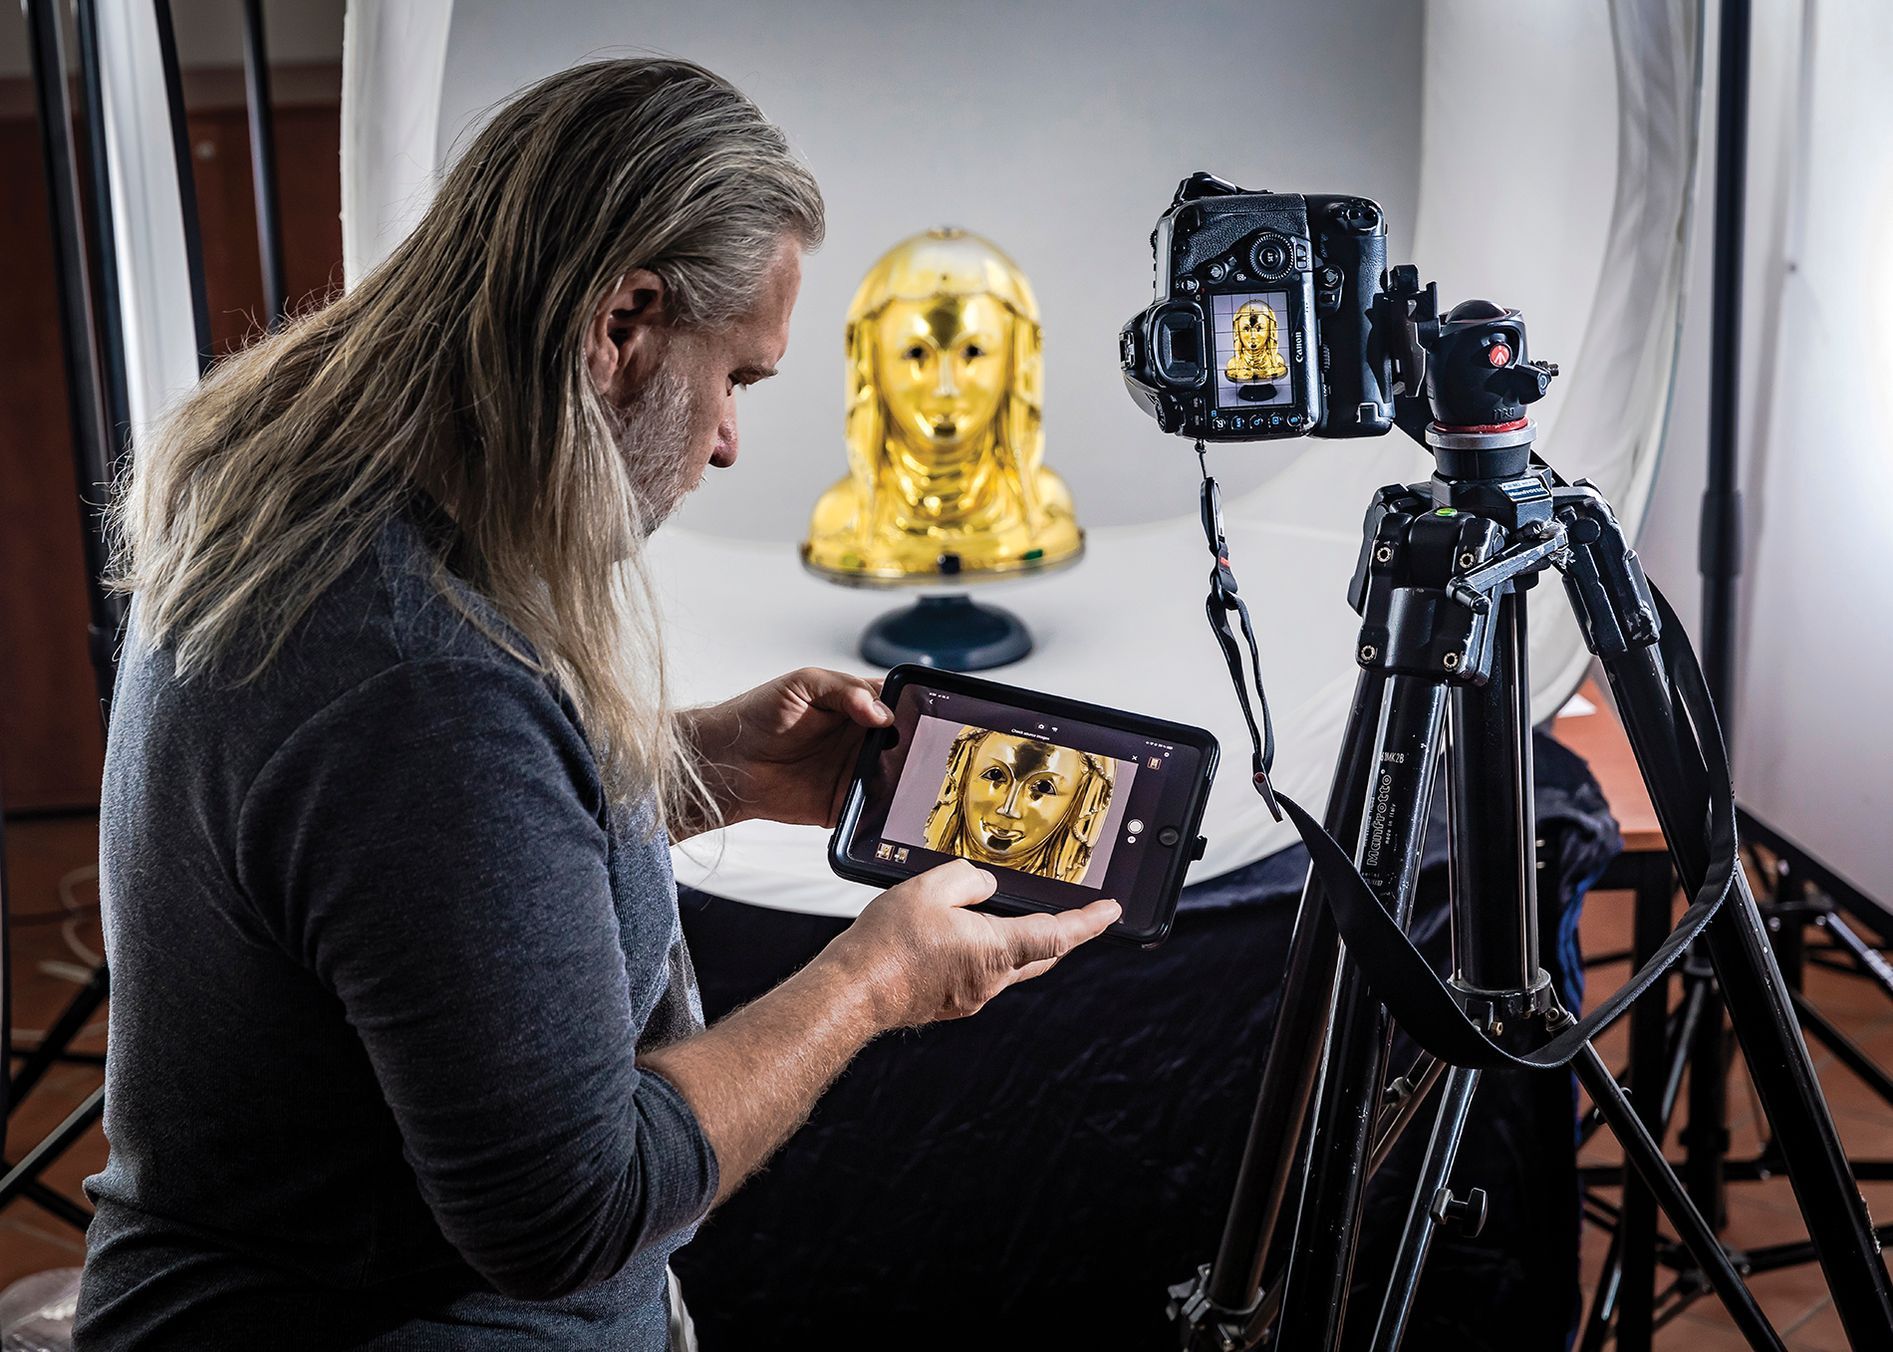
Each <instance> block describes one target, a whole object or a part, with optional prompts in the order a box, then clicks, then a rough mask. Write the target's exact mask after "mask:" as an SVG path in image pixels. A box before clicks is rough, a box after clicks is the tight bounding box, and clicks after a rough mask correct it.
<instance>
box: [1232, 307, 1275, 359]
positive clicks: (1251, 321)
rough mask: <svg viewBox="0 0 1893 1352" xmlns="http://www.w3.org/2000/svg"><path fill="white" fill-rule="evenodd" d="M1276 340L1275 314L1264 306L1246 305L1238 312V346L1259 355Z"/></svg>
mask: <svg viewBox="0 0 1893 1352" xmlns="http://www.w3.org/2000/svg"><path fill="white" fill-rule="evenodd" d="M1274 338H1275V312H1274V311H1272V310H1270V309H1269V308H1268V307H1267V306H1263V305H1245V306H1243V307H1242V308H1241V309H1240V310H1238V311H1236V345H1237V346H1238V347H1240V348H1241V349H1242V350H1243V351H1244V352H1250V353H1259V352H1260V351H1261V350H1262V349H1263V348H1264V347H1266V346H1268V345H1269V344H1270V343H1271V342H1273V341H1274Z"/></svg>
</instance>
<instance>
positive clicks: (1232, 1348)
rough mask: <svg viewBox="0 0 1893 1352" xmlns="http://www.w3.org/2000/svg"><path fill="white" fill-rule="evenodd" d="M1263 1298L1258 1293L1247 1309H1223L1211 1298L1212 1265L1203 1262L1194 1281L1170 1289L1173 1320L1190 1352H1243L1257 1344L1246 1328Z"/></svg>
mask: <svg viewBox="0 0 1893 1352" xmlns="http://www.w3.org/2000/svg"><path fill="white" fill-rule="evenodd" d="M1263 1298H1264V1297H1263V1295H1262V1294H1261V1293H1258V1294H1257V1296H1256V1298H1255V1305H1253V1306H1251V1307H1250V1308H1249V1309H1247V1310H1230V1309H1225V1308H1223V1307H1222V1306H1220V1305H1218V1304H1217V1303H1216V1302H1215V1301H1213V1300H1211V1299H1210V1295H1209V1264H1208V1263H1204V1264H1203V1265H1202V1266H1201V1267H1199V1268H1197V1269H1196V1276H1195V1277H1194V1278H1193V1279H1191V1280H1190V1281H1187V1282H1179V1283H1178V1284H1177V1285H1175V1286H1173V1287H1171V1288H1170V1307H1169V1315H1170V1321H1171V1322H1172V1323H1173V1324H1175V1325H1177V1327H1178V1328H1179V1330H1181V1333H1182V1344H1181V1345H1182V1346H1183V1347H1184V1348H1185V1349H1187V1350H1188V1352H1242V1349H1244V1348H1247V1347H1251V1346H1253V1345H1254V1340H1253V1339H1251V1338H1250V1337H1249V1336H1248V1334H1247V1329H1248V1327H1249V1325H1250V1324H1251V1323H1253V1322H1254V1319H1255V1314H1256V1310H1257V1308H1258V1307H1260V1305H1261V1304H1262V1301H1263Z"/></svg>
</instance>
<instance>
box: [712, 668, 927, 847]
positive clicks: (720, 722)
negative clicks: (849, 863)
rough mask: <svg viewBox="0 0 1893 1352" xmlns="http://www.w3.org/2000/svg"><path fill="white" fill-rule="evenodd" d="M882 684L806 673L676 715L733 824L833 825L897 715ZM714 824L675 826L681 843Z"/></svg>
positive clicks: (826, 673) (728, 821) (832, 673)
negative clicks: (867, 741) (864, 750)
mask: <svg viewBox="0 0 1893 1352" xmlns="http://www.w3.org/2000/svg"><path fill="white" fill-rule="evenodd" d="M880 694H881V683H880V681H878V680H869V679H867V678H865V677H860V676H848V675H844V674H843V673H841V672H839V671H824V670H822V669H820V668H817V667H805V668H803V669H802V670H801V671H792V672H790V673H789V674H788V675H786V676H778V677H777V678H776V679H775V680H773V681H770V682H769V683H768V684H767V685H759V686H757V687H756V688H755V689H754V690H750V691H747V692H745V693H744V694H741V695H738V696H736V698H734V699H730V700H725V701H724V702H723V703H721V704H713V705H710V706H709V707H708V708H703V709H687V710H684V711H682V712H680V713H679V714H678V715H677V721H678V729H679V731H680V732H682V734H683V736H684V738H685V740H686V741H687V742H688V743H689V744H690V745H691V747H692V748H693V749H694V750H695V752H696V755H697V757H698V763H699V766H700V768H701V770H702V772H703V777H704V781H705V782H706V783H707V784H708V785H709V786H710V791H711V793H712V794H714V795H715V797H716V801H717V806H718V808H719V809H720V810H721V812H722V815H723V823H724V824H725V825H729V824H732V823H735V822H739V821H746V820H748V819H750V818H754V817H762V818H766V819H768V820H770V821H778V822H790V823H793V824H795V825H798V826H833V825H834V824H835V818H836V817H837V815H838V814H839V813H840V811H841V800H842V797H843V795H844V794H845V793H846V791H847V788H848V781H849V779H850V777H851V776H852V775H853V773H854V764H855V757H856V755H857V754H858V753H859V751H860V749H861V739H862V737H863V736H864V735H865V731H866V729H868V728H881V727H886V726H887V725H888V724H889V723H892V722H893V721H894V715H893V714H892V713H890V712H889V711H888V708H887V706H886V705H884V704H882V703H881V700H880ZM706 825H707V823H703V822H694V823H693V822H682V823H678V825H677V827H676V829H675V831H674V834H675V835H676V836H677V838H678V839H683V838H684V837H686V836H689V835H693V834H695V833H696V832H697V831H701V830H703V829H704V828H705V826H706Z"/></svg>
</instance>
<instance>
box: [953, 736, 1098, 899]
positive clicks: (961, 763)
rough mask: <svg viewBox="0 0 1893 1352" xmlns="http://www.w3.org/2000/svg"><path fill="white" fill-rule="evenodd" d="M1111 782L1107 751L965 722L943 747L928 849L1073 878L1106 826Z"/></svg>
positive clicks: (1047, 875) (1086, 862) (1085, 864)
mask: <svg viewBox="0 0 1893 1352" xmlns="http://www.w3.org/2000/svg"><path fill="white" fill-rule="evenodd" d="M1116 780H1117V763H1116V762H1115V761H1114V760H1112V759H1111V758H1110V757H1109V756H1096V755H1092V754H1091V753H1089V752H1084V751H1076V750H1073V749H1072V748H1071V747H1068V746H1059V745H1057V744H1056V743H1053V742H1041V741H1038V740H1036V739H1034V738H1031V737H1017V736H1013V735H1012V734H1010V733H1003V732H993V731H991V730H989V729H986V728H975V727H964V728H961V729H960V732H959V735H958V736H956V737H955V738H954V739H953V744H952V746H951V747H950V748H949V749H948V751H947V764H946V774H945V777H944V778H943V779H942V780H941V782H940V793H939V796H938V797H937V798H936V799H935V800H934V804H933V810H932V811H931V812H929V813H928V814H927V821H926V825H925V826H924V827H923V828H922V829H923V833H924V835H925V837H926V844H927V848H928V849H930V850H938V851H940V852H941V853H942V854H956V855H959V856H960V857H961V858H962V859H970V860H972V861H973V862H974V863H979V864H997V865H1000V866H1001V867H1004V868H1010V869H1017V870H1019V871H1020V872H1022V873H1035V874H1037V875H1039V876H1040V877H1042V878H1056V879H1058V880H1059V881H1060V882H1067V883H1078V882H1082V881H1083V880H1084V876H1085V870H1086V868H1088V867H1089V866H1090V863H1091V851H1092V849H1093V848H1094V847H1095V846H1096V845H1097V842H1098V836H1099V834H1100V833H1101V832H1102V831H1103V830H1104V824H1105V818H1106V817H1107V816H1108V815H1109V812H1110V807H1111V794H1112V792H1113V790H1114V788H1115V785H1116Z"/></svg>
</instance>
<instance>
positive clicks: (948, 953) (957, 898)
mask: <svg viewBox="0 0 1893 1352" xmlns="http://www.w3.org/2000/svg"><path fill="white" fill-rule="evenodd" d="M997 885H998V884H997V882H996V880H995V879H994V878H993V875H992V874H990V873H988V872H986V871H985V870H984V869H979V868H975V867H974V866H973V865H971V864H969V863H967V862H966V861H965V860H963V859H959V860H955V861H953V862H952V863H950V864H942V865H940V866H939V867H938V868H932V869H928V870H927V871H926V872H925V873H922V874H918V875H916V876H915V877H912V878H909V879H908V880H907V881H906V882H904V883H901V884H899V885H897V886H895V887H891V888H889V889H888V890H887V891H885V892H883V893H881V895H880V896H878V897H876V898H875V899H874V900H873V901H872V902H870V903H868V906H867V909H866V910H864V911H862V912H861V916H860V918H859V919H858V920H856V921H855V922H854V924H853V925H851V926H850V927H849V928H848V929H847V930H846V931H845V932H843V933H842V934H841V935H840V936H839V937H838V938H836V939H835V941H834V942H833V943H831V944H830V945H829V946H828V948H827V949H826V950H825V951H824V952H823V953H822V955H821V957H820V958H818V959H817V960H816V961H818V962H823V961H826V962H831V963H835V964H836V965H838V966H840V967H841V968H842V969H843V970H845V971H847V972H849V973H851V974H852V976H853V977H854V979H855V980H857V981H859V982H861V983H862V985H863V986H864V987H865V988H866V990H867V991H868V992H869V993H870V996H871V1000H872V1007H873V1010H874V1018H875V1021H876V1023H877V1024H878V1025H879V1027H881V1028H882V1029H891V1028H909V1027H915V1026H917V1025H919V1024H923V1023H933V1022H935V1021H936V1020H939V1019H959V1018H964V1017H966V1016H967V1015H968V1014H974V1013H977V1012H978V1011H979V1008H980V1007H981V1006H982V1005H984V1004H985V1003H986V1002H987V1001H988V1000H990V999H992V998H993V997H994V996H995V995H997V994H999V992H1000V991H1002V990H1004V989H1005V988H1006V987H1008V986H1010V985H1012V984H1014V983H1015V982H1019V981H1029V980H1031V979H1032V978H1033V977H1035V976H1038V975H1040V974H1041V973H1044V972H1047V971H1050V970H1051V968H1052V966H1053V964H1054V963H1056V962H1057V961H1058V960H1059V959H1060V958H1062V957H1064V956H1065V954H1067V953H1069V952H1071V950H1072V949H1074V948H1076V947H1077V946H1078V945H1079V944H1082V943H1084V942H1086V941H1087V940H1090V939H1095V938H1096V937H1097V936H1098V935H1100V934H1102V933H1103V932H1104V930H1105V927H1106V926H1108V925H1109V924H1110V923H1111V922H1112V921H1114V920H1116V919H1117V918H1118V916H1119V915H1120V914H1122V908H1121V907H1119V906H1118V904H1117V903H1116V902H1115V901H1112V900H1110V899H1108V898H1102V899H1100V900H1097V901H1094V902H1092V903H1091V904H1090V905H1088V906H1085V907H1083V908H1081V909H1079V910H1075V911H1057V912H1040V913H1035V914H1031V915H1016V916H997V915H987V914H985V913H983V912H980V911H974V910H970V909H968V908H969V907H972V906H974V905H976V904H978V903H979V902H982V901H984V900H986V898H988V897H990V896H991V895H992V894H993V890H994V889H995V888H996V887H997Z"/></svg>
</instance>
